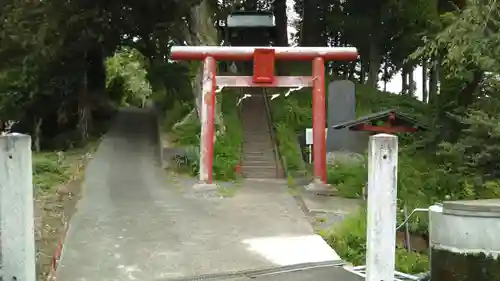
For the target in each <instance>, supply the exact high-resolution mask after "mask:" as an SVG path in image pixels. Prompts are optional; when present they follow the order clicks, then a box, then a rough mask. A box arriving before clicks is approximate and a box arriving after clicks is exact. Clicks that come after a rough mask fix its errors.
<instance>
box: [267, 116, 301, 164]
mask: <svg viewBox="0 0 500 281" xmlns="http://www.w3.org/2000/svg"><path fill="white" fill-rule="evenodd" d="M274 128H275V131H276V138H277V139H278V149H279V151H280V155H281V158H282V160H283V166H285V170H286V171H287V173H289V172H292V171H298V170H300V169H301V168H302V166H301V162H302V155H301V154H300V151H299V150H298V146H297V136H296V134H295V132H294V131H293V128H292V127H290V126H288V125H287V124H286V123H283V122H279V123H275V125H274Z"/></svg>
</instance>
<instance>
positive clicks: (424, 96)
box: [422, 58, 429, 103]
mask: <svg viewBox="0 0 500 281" xmlns="http://www.w3.org/2000/svg"><path fill="white" fill-rule="evenodd" d="M428 98H429V92H428V91H427V59H426V58H424V59H422V101H423V102H425V103H427V102H428Z"/></svg>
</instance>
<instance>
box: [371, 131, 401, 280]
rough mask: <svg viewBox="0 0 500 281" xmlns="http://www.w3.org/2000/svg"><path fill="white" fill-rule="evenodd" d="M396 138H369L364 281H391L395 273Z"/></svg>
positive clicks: (391, 136) (386, 136)
mask: <svg viewBox="0 0 500 281" xmlns="http://www.w3.org/2000/svg"><path fill="white" fill-rule="evenodd" d="M397 166H398V138H397V137H396V136H393V135H388V134H377V135H375V136H371V137H370V143H369V148H368V200H367V201H368V222H367V237H366V240H367V241H366V246H367V252H366V280H367V281H392V280H394V271H395V248H396V211H397V207H396V199H397V198H396V195H397V186H396V185H397Z"/></svg>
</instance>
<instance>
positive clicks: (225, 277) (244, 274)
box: [157, 260, 344, 281]
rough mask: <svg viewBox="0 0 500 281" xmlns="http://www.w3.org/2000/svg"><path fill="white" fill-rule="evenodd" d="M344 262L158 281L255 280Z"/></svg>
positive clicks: (303, 264) (298, 265)
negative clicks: (260, 277)
mask: <svg viewBox="0 0 500 281" xmlns="http://www.w3.org/2000/svg"><path fill="white" fill-rule="evenodd" d="M342 265H344V262H343V261H340V260H339V261H327V262H315V263H302V264H296V265H289V266H281V267H273V268H267V269H258V270H245V271H235V272H228V273H216V274H206V275H199V276H192V277H182V278H175V279H161V280H157V281H210V280H231V279H235V278H239V279H243V280H244V279H249V280H250V279H254V278H257V277H259V276H265V275H273V274H280V273H286V272H293V271H301V270H306V269H312V268H318V267H331V266H336V267H339V266H342Z"/></svg>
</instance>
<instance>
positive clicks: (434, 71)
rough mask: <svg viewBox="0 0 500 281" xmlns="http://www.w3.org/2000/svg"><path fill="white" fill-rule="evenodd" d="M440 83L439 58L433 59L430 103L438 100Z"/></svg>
mask: <svg viewBox="0 0 500 281" xmlns="http://www.w3.org/2000/svg"><path fill="white" fill-rule="evenodd" d="M438 83H439V71H438V60H437V59H435V58H434V59H433V60H432V66H431V69H430V71H429V99H428V100H429V103H435V102H436V101H437V94H438Z"/></svg>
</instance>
